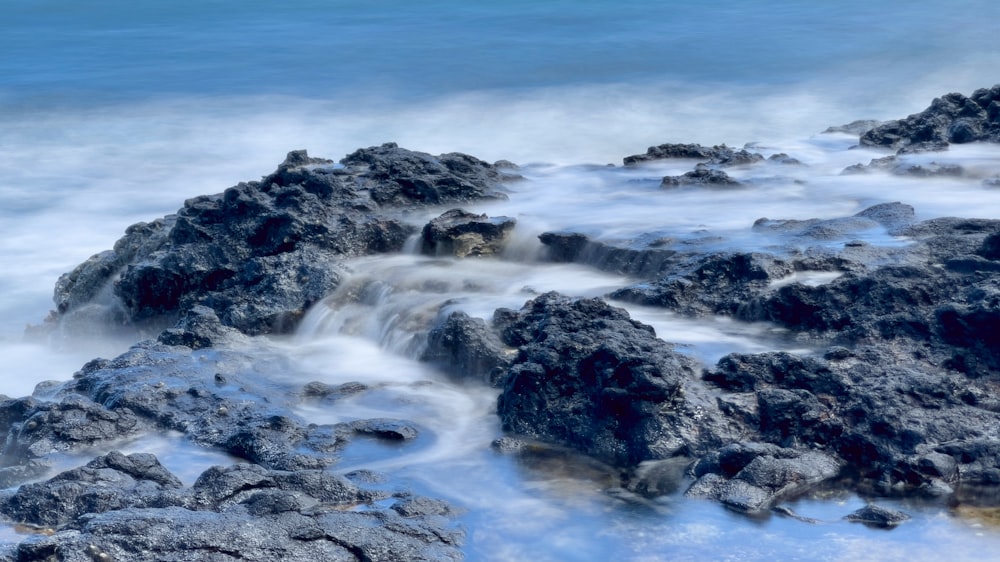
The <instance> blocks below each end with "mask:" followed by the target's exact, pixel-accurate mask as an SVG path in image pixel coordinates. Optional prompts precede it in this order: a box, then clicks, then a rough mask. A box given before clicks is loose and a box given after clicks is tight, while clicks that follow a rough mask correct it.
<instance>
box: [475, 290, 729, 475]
mask: <svg viewBox="0 0 1000 562" xmlns="http://www.w3.org/2000/svg"><path fill="white" fill-rule="evenodd" d="M494 324H495V326H496V329H497V330H498V331H499V333H500V334H501V339H502V340H503V341H504V343H506V344H507V345H509V346H512V347H517V348H518V350H519V352H518V355H517V357H516V358H515V359H514V361H513V362H512V363H511V365H510V367H509V368H508V369H507V372H506V375H505V384H504V389H503V393H502V394H501V395H500V398H499V401H498V406H497V409H498V413H499V415H500V420H501V422H502V424H503V427H504V429H505V430H506V431H509V432H511V433H514V434H519V435H525V436H528V437H531V438H534V439H538V440H541V441H546V442H549V443H555V444H560V445H566V446H568V447H570V448H573V449H575V450H578V451H581V452H584V453H587V454H589V455H593V456H595V457H597V458H599V459H602V460H605V461H607V462H611V463H613V464H617V465H628V464H635V463H638V462H641V461H644V460H652V459H663V458H668V457H672V456H678V455H692V454H698V453H701V452H704V451H706V450H708V449H710V448H711V447H712V446H716V445H718V444H719V443H721V442H724V441H726V440H728V439H730V438H731V437H732V435H731V432H732V431H733V427H732V425H731V424H729V423H728V422H727V421H726V420H725V419H724V418H723V417H722V416H720V415H719V414H718V411H717V409H716V406H715V403H714V401H713V400H712V399H711V397H710V396H709V395H708V394H706V393H705V392H704V389H703V388H702V387H701V385H700V383H699V382H698V381H697V376H696V373H697V366H696V364H695V363H694V362H693V361H692V360H690V359H688V358H687V357H685V356H683V355H681V354H678V353H677V352H675V351H674V350H673V347H672V346H671V345H669V344H667V343H665V342H663V341H662V340H659V339H657V338H656V336H655V334H654V333H653V330H652V328H650V327H649V326H646V325H644V324H641V323H639V322H636V321H634V320H631V319H630V318H629V317H628V314H627V313H625V311H623V310H621V309H618V308H614V307H610V306H608V305H607V304H606V303H604V302H603V301H600V300H598V299H569V298H566V297H563V296H560V295H557V294H554V293H548V294H545V295H542V296H540V297H538V298H536V299H534V300H532V301H529V302H528V303H527V304H525V306H524V308H522V309H521V310H520V311H513V310H505V309H500V310H498V311H497V312H496V315H495V316H494Z"/></svg>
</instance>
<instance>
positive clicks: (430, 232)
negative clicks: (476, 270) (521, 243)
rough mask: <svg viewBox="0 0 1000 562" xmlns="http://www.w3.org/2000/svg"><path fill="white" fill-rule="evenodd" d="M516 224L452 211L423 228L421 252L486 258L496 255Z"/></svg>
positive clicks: (499, 218)
mask: <svg viewBox="0 0 1000 562" xmlns="http://www.w3.org/2000/svg"><path fill="white" fill-rule="evenodd" d="M516 223H517V221H515V220H514V219H512V218H508V217H492V218H491V217H487V216H486V215H477V214H475V213H469V212H466V211H463V210H461V209H452V210H450V211H448V212H446V213H444V214H443V215H441V216H440V217H437V218H435V219H434V220H432V221H431V222H429V223H428V224H427V225H426V226H424V229H423V232H422V245H421V251H422V252H423V253H424V254H428V255H432V256H441V255H447V256H456V257H460V258H464V257H469V256H490V255H495V254H498V253H500V252H501V251H502V250H503V247H504V244H505V243H506V241H507V238H508V236H509V235H510V232H511V231H512V230H513V229H514V225H515V224H516Z"/></svg>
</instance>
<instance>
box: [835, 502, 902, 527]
mask: <svg viewBox="0 0 1000 562" xmlns="http://www.w3.org/2000/svg"><path fill="white" fill-rule="evenodd" d="M909 518H910V516H909V515H907V514H905V513H903V512H902V511H897V510H895V509H889V508H888V507H882V506H880V505H873V504H869V505H866V506H865V507H862V508H861V509H858V510H856V511H854V512H852V513H850V514H848V515H847V516H845V517H844V519H846V520H848V521H851V522H853V523H864V524H865V525H870V526H873V527H881V528H890V527H895V526H896V525H899V524H900V523H902V522H903V521H906V520H908V519H909Z"/></svg>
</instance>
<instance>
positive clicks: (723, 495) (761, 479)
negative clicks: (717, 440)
mask: <svg viewBox="0 0 1000 562" xmlns="http://www.w3.org/2000/svg"><path fill="white" fill-rule="evenodd" d="M840 469H841V464H840V462H839V461H837V460H836V459H835V458H833V457H831V456H830V455H828V454H825V453H821V452H818V451H808V450H796V449H785V448H781V447H777V446H775V445H770V444H766V443H733V444H731V445H727V446H725V447H722V448H721V449H719V450H718V451H715V452H713V453H711V454H709V455H706V456H704V457H702V458H701V459H700V460H699V461H698V462H697V463H695V465H694V467H693V468H692V472H693V474H694V476H695V477H697V480H696V481H695V482H694V484H692V485H691V487H690V488H688V490H687V492H686V494H687V495H688V496H693V497H707V498H712V499H716V500H718V501H720V502H722V503H723V504H724V505H726V506H727V507H730V508H732V509H735V510H737V511H744V512H760V511H764V510H766V509H768V508H770V507H771V505H773V504H774V502H776V501H778V500H779V499H780V498H782V497H784V496H787V495H792V494H795V493H797V492H801V491H803V490H805V489H808V488H809V487H811V486H813V485H815V484H817V483H819V482H822V481H824V480H827V479H830V478H833V477H835V476H837V475H838V474H839V473H840Z"/></svg>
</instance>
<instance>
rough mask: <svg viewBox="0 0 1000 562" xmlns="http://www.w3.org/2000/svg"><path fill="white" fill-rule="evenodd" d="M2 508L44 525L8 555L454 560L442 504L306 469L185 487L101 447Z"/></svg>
mask: <svg viewBox="0 0 1000 562" xmlns="http://www.w3.org/2000/svg"><path fill="white" fill-rule="evenodd" d="M377 501H378V502H381V503H389V504H391V506H390V507H389V508H379V507H376V505H375V502H377ZM0 512H2V513H3V514H4V515H5V516H7V517H10V518H13V519H15V520H19V521H24V522H27V523H31V524H35V525H38V526H39V527H42V526H47V527H48V529H49V532H48V533H45V534H39V535H36V536H34V537H32V538H30V539H28V540H25V541H24V542H22V543H20V544H18V545H16V546H14V547H11V548H10V549H9V552H7V553H5V554H6V558H7V559H10V560H43V559H57V560H105V559H107V560H149V559H150V557H154V558H155V559H158V560H194V559H201V560H260V561H264V560H274V559H275V557H280V558H282V559H286V560H302V561H305V560H344V561H357V560H398V561H403V560H460V559H461V557H462V556H461V552H460V550H459V547H460V546H461V543H462V541H463V533H462V532H461V531H460V530H458V529H457V528H456V527H455V526H454V525H453V524H452V523H451V521H450V519H449V516H450V515H452V510H451V508H450V506H448V505H447V504H446V503H444V502H441V501H440V500H432V499H429V498H422V497H414V496H411V495H407V494H397V495H395V496H394V495H392V494H389V493H387V492H383V491H371V490H365V489H362V488H359V487H358V486H356V485H355V484H353V483H352V482H350V481H348V480H347V479H345V478H343V477H340V476H335V475H332V474H329V473H326V472H322V471H314V470H304V471H295V472H286V471H275V470H267V469H264V468H263V467H260V466H257V465H250V464H237V465H232V466H229V467H222V466H217V467H213V468H210V469H208V470H207V471H205V472H204V473H203V474H202V475H201V476H200V477H199V478H198V480H197V481H196V482H195V483H194V484H193V485H192V486H190V487H185V486H183V484H181V482H180V481H179V480H177V478H176V477H174V476H173V475H172V474H170V473H169V472H167V471H166V470H165V469H164V468H163V467H162V466H160V465H159V463H158V462H157V461H156V458H155V457H153V456H152V455H148V454H133V455H128V456H126V455H122V454H121V453H118V452H111V453H108V454H107V455H104V456H102V457H98V458H96V459H94V460H93V461H91V462H90V463H88V464H87V465H86V466H85V467H82V468H79V469H74V470H71V471H67V472H64V473H62V474H59V475H57V476H56V477H54V478H52V479H50V480H48V481H45V482H40V483H37V484H31V485H29V486H24V487H22V488H21V489H20V490H19V491H18V492H17V493H15V494H13V495H11V496H8V497H5V498H3V499H2V500H0Z"/></svg>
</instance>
